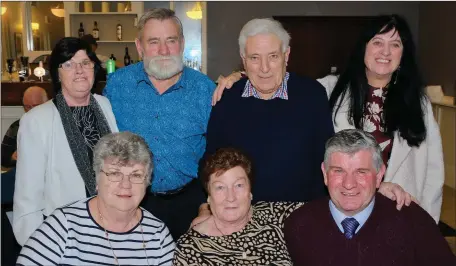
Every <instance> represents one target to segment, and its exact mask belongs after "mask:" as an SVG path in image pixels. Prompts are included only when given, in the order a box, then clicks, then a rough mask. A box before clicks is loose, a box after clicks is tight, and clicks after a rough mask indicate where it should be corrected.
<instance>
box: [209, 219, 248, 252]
mask: <svg viewBox="0 0 456 266" xmlns="http://www.w3.org/2000/svg"><path fill="white" fill-rule="evenodd" d="M212 221H213V222H214V226H215V228H216V229H217V231H219V232H220V234H222V236H226V235H225V234H224V233H223V232H222V230H220V228H218V226H217V223H216V222H215V218H212ZM241 252H242V259H246V258H247V252H245V251H244V248H242V247H241Z"/></svg>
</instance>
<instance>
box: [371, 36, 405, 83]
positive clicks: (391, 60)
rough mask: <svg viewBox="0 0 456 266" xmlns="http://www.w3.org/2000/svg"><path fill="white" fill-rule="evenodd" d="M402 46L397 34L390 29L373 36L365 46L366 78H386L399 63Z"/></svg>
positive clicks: (389, 77)
mask: <svg viewBox="0 0 456 266" xmlns="http://www.w3.org/2000/svg"><path fill="white" fill-rule="evenodd" d="M403 49H404V47H403V45H402V40H401V37H400V36H399V33H398V32H397V31H396V30H395V29H392V30H390V31H389V32H387V33H383V34H377V35H375V36H374V37H373V38H372V39H371V40H370V41H369V42H368V43H367V45H366V52H365V54H364V63H365V65H366V75H367V78H368V79H369V78H373V77H375V78H377V79H378V78H382V79H384V78H388V79H391V75H392V74H393V72H394V71H396V70H397V68H398V67H399V64H400V63H401V57H402V52H403Z"/></svg>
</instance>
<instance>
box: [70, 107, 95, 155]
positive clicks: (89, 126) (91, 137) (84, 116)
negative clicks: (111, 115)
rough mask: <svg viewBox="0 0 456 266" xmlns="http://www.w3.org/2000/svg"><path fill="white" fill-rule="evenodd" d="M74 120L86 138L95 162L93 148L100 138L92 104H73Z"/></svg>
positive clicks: (88, 149)
mask: <svg viewBox="0 0 456 266" xmlns="http://www.w3.org/2000/svg"><path fill="white" fill-rule="evenodd" d="M70 108H71V111H72V112H73V117H74V120H75V121H76V125H77V126H78V128H79V131H80V132H81V134H82V137H83V138H84V141H85V144H86V147H87V152H88V154H89V158H90V162H91V164H92V163H93V148H94V147H95V144H97V142H98V140H100V132H99V130H98V121H97V117H96V116H95V114H94V112H93V111H92V109H91V108H90V106H71V107H70Z"/></svg>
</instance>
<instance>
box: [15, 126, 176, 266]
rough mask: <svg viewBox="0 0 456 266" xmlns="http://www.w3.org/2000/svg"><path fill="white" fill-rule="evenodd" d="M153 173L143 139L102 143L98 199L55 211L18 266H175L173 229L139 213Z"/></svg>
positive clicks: (121, 137)
mask: <svg viewBox="0 0 456 266" xmlns="http://www.w3.org/2000/svg"><path fill="white" fill-rule="evenodd" d="M152 168H153V165H152V153H151V152H150V150H149V147H148V146H147V144H146V142H145V141H144V139H143V138H142V137H140V136H138V135H135V134H133V133H130V132H121V133H112V134H109V135H106V136H104V137H102V138H101V139H100V140H99V142H98V144H97V145H96V146H95V149H94V156H93V170H94V172H95V173H96V187H97V190H98V195H97V196H94V197H90V198H88V199H84V200H80V201H78V202H76V203H72V204H70V205H68V206H65V207H62V208H59V209H57V210H55V211H54V212H53V213H52V214H51V215H50V216H49V217H48V218H47V219H46V220H45V221H44V223H43V224H42V225H41V226H40V227H39V229H38V230H36V231H35V232H34V233H33V235H32V236H31V237H30V238H29V239H28V240H27V242H26V243H25V245H24V246H23V248H22V251H21V253H20V255H19V259H18V261H17V264H18V265H170V264H171V262H172V258H173V254H174V248H175V245H174V242H173V239H172V237H171V235H170V233H169V231H168V228H167V227H166V225H165V224H164V223H163V222H162V221H160V220H158V219H157V218H155V217H154V216H153V215H152V214H151V213H149V212H148V211H146V210H144V209H143V208H141V207H139V203H140V202H141V200H142V199H143V197H144V195H145V193H146V187H147V186H148V185H149V184H150V181H151V173H152Z"/></svg>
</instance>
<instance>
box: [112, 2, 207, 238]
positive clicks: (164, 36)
mask: <svg viewBox="0 0 456 266" xmlns="http://www.w3.org/2000/svg"><path fill="white" fill-rule="evenodd" d="M138 31H139V32H138V38H137V39H136V48H137V51H138V54H139V55H140V56H141V58H142V60H143V61H141V62H139V63H136V64H134V65H130V66H127V67H124V68H122V69H119V70H118V71H116V72H115V73H114V74H112V75H111V76H110V77H109V78H108V82H107V85H106V88H105V90H104V94H105V95H106V96H107V97H108V98H109V100H110V101H111V104H112V109H113V111H114V115H115V117H116V120H117V125H118V127H119V130H120V131H125V130H127V131H131V132H133V133H136V134H138V135H141V136H142V137H144V139H145V140H146V141H147V143H148V145H149V146H150V148H151V150H152V151H153V153H154V165H155V169H154V172H153V176H152V186H151V188H150V191H149V193H148V195H147V197H146V199H145V201H144V207H145V208H146V209H148V210H150V211H151V212H152V213H153V214H154V215H156V216H157V217H158V218H159V219H161V220H162V221H163V222H165V224H166V225H167V226H168V228H169V230H170V231H171V234H172V235H173V238H174V239H177V238H178V237H179V236H180V235H182V234H183V233H184V232H186V231H187V229H188V226H189V225H190V223H191V221H192V219H193V218H194V217H195V216H196V214H197V212H198V206H199V205H200V204H201V203H202V202H204V201H205V194H204V191H203V189H202V186H201V184H200V183H199V182H198V179H197V169H198V162H199V160H200V158H201V157H202V155H203V153H204V149H205V146H206V139H205V134H206V127H207V121H208V119H209V115H210V112H211V97H212V93H213V92H214V89H215V84H214V82H212V81H211V80H210V79H209V78H208V77H207V76H205V75H204V74H201V73H200V72H197V71H195V70H192V69H190V68H187V67H184V64H183V58H182V56H183V50H184V35H183V29H182V23H181V21H180V20H179V18H177V17H176V16H175V14H174V11H172V10H169V9H162V8H156V9H151V10H150V11H147V12H146V13H144V15H143V16H142V17H141V18H140V20H139V22H138Z"/></svg>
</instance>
